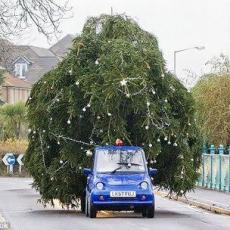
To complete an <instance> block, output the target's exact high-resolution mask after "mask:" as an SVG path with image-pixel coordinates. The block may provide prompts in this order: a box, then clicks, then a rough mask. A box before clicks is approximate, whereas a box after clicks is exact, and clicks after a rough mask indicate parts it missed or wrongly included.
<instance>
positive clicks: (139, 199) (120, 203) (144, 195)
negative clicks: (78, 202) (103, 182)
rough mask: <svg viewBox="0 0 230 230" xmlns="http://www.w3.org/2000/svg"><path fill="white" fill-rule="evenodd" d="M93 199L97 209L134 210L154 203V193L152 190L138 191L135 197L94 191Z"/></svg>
mask: <svg viewBox="0 0 230 230" xmlns="http://www.w3.org/2000/svg"><path fill="white" fill-rule="evenodd" d="M91 201H92V203H93V205H95V206H96V207H97V209H102V210H103V209H106V210H132V209H135V208H144V207H149V206H153V205H154V202H155V201H154V194H153V193H152V192H151V191H146V192H137V194H136V197H134V198H112V197H110V193H109V192H108V191H98V190H96V191H94V192H92V194H91Z"/></svg>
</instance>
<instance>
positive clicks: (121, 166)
mask: <svg viewBox="0 0 230 230" xmlns="http://www.w3.org/2000/svg"><path fill="white" fill-rule="evenodd" d="M121 168H122V166H119V167H118V168H116V169H114V170H113V171H112V172H111V173H115V172H116V171H117V170H119V169H121Z"/></svg>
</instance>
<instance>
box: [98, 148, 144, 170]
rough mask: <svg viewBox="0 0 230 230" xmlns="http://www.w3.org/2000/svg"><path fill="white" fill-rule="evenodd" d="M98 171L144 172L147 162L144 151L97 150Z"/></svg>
mask: <svg viewBox="0 0 230 230" xmlns="http://www.w3.org/2000/svg"><path fill="white" fill-rule="evenodd" d="M96 155H97V161H96V171H97V172H99V173H104V172H110V173H116V172H144V171H145V162H144V156H143V151H142V150H107V149H106V150H105V149H100V150H97V154H96Z"/></svg>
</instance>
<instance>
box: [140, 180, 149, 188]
mask: <svg viewBox="0 0 230 230" xmlns="http://www.w3.org/2000/svg"><path fill="white" fill-rule="evenodd" d="M141 188H142V189H144V190H145V189H147V188H148V183H147V182H146V181H143V182H141Z"/></svg>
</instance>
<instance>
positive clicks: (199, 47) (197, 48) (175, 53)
mask: <svg viewBox="0 0 230 230" xmlns="http://www.w3.org/2000/svg"><path fill="white" fill-rule="evenodd" d="M192 49H196V50H203V49H205V47H204V46H195V47H190V48H186V49H181V50H175V51H174V69H173V72H174V75H176V55H177V53H181V52H183V51H186V50H192Z"/></svg>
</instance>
